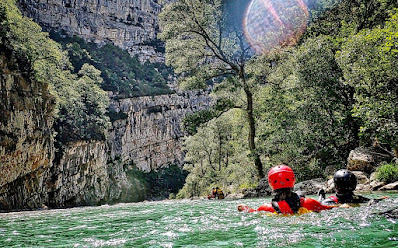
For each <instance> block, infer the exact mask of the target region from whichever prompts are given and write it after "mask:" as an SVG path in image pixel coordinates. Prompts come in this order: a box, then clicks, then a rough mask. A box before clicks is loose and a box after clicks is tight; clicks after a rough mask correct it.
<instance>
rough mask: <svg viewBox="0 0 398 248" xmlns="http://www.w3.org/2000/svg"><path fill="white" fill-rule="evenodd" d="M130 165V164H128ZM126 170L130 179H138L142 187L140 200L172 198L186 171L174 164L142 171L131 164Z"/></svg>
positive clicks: (180, 185)
mask: <svg viewBox="0 0 398 248" xmlns="http://www.w3.org/2000/svg"><path fill="white" fill-rule="evenodd" d="M130 167H131V166H130ZM127 171H128V176H129V178H130V181H138V182H139V183H140V185H141V187H142V188H143V189H144V192H145V196H144V199H141V200H145V199H146V200H150V199H159V198H160V199H165V198H169V197H170V199H171V198H172V196H173V195H174V198H175V197H176V194H177V192H178V190H180V189H181V188H182V186H183V185H184V182H185V178H186V177H187V174H188V173H187V172H186V171H185V170H183V169H181V168H180V167H178V166H177V165H175V164H170V165H169V166H167V167H162V168H159V169H158V170H157V171H150V172H144V171H141V170H139V169H137V168H136V167H135V166H132V168H130V169H129V170H127Z"/></svg>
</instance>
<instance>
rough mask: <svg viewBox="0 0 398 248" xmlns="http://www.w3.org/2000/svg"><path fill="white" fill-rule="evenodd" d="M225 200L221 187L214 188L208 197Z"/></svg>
mask: <svg viewBox="0 0 398 248" xmlns="http://www.w3.org/2000/svg"><path fill="white" fill-rule="evenodd" d="M211 198H215V199H224V192H223V191H222V189H220V188H219V187H216V188H213V189H212V191H211V194H210V195H208V196H207V199H211Z"/></svg>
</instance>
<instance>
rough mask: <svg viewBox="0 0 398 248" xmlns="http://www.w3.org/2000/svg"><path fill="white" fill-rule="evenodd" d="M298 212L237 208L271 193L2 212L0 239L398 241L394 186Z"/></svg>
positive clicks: (10, 243)
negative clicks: (361, 199)
mask: <svg viewBox="0 0 398 248" xmlns="http://www.w3.org/2000/svg"><path fill="white" fill-rule="evenodd" d="M382 195H388V196H390V198H389V199H386V200H384V201H382V202H379V203H377V204H375V205H373V206H371V207H368V206H366V205H364V206H361V207H356V208H350V209H333V210H329V211H323V212H321V213H309V214H304V215H301V216H290V217H280V216H267V215H263V214H257V213H241V212H238V211H237V205H238V204H239V203H244V204H247V205H248V206H251V207H255V208H257V207H258V206H260V205H261V204H262V203H265V202H270V198H259V199H245V200H175V201H159V202H142V203H128V204H117V205H112V206H108V205H104V206H99V207H82V208H72V209H57V210H41V211H27V212H12V213H1V214H0V247H398V224H397V222H398V219H393V218H389V217H385V216H380V215H377V214H374V213H376V212H381V211H385V210H388V209H392V208H396V207H397V206H398V193H391V192H390V193H377V194H369V195H367V196H368V197H379V196H382Z"/></svg>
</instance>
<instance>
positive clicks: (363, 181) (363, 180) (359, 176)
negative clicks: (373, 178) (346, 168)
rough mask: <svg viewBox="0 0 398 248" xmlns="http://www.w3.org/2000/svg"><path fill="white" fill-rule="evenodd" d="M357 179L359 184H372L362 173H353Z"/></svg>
mask: <svg viewBox="0 0 398 248" xmlns="http://www.w3.org/2000/svg"><path fill="white" fill-rule="evenodd" d="M351 172H352V173H353V174H354V175H355V176H356V177H357V183H358V184H368V183H369V182H370V180H369V178H368V176H367V175H366V174H365V173H364V172H362V171H351Z"/></svg>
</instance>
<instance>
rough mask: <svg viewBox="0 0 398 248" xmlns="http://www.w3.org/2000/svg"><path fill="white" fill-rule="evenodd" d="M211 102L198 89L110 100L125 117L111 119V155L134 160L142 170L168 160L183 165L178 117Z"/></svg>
mask: <svg viewBox="0 0 398 248" xmlns="http://www.w3.org/2000/svg"><path fill="white" fill-rule="evenodd" d="M111 98H113V97H112V96H111ZM210 104H211V99H210V97H209V95H208V94H207V92H201V91H196V92H184V93H179V94H170V95H161V96H152V97H151V96H147V97H138V98H129V99H122V100H112V101H111V105H110V110H111V111H114V112H118V113H124V114H126V116H127V117H126V118H125V119H122V120H117V121H115V122H113V129H112V130H111V132H110V135H109V145H110V154H111V158H112V159H113V160H115V159H117V158H120V159H121V161H124V162H133V164H134V165H136V166H137V167H138V168H139V169H140V170H143V171H151V170H156V169H157V168H159V167H161V166H164V165H167V164H169V163H174V164H182V162H183V159H184V153H183V151H182V149H181V140H180V138H181V137H182V136H183V133H182V131H181V129H180V123H181V120H182V118H183V117H184V116H185V115H186V114H187V113H192V112H195V111H198V110H203V109H206V108H208V107H209V106H210Z"/></svg>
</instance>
